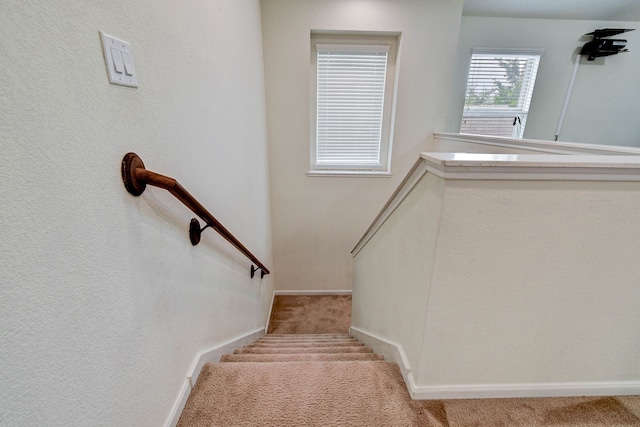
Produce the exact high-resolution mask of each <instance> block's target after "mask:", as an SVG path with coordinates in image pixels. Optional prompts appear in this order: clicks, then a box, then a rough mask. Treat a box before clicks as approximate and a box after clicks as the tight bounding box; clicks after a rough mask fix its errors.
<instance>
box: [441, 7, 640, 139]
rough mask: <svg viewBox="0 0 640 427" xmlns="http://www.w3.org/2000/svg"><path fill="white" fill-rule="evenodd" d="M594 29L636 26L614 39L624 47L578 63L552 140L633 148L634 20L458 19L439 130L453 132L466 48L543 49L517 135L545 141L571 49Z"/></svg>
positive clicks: (636, 91)
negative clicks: (446, 108)
mask: <svg viewBox="0 0 640 427" xmlns="http://www.w3.org/2000/svg"><path fill="white" fill-rule="evenodd" d="M598 28H637V30H636V31H632V32H629V33H625V34H621V35H619V36H616V37H614V38H623V39H627V40H628V44H627V46H628V48H629V50H630V51H629V52H626V53H622V54H618V55H615V56H610V57H606V58H598V59H596V60H595V61H592V62H591V61H587V60H586V58H583V59H582V60H581V64H580V67H579V69H578V74H577V77H576V81H575V86H574V89H573V94H572V98H571V101H570V104H569V108H568V110H567V114H566V118H565V122H564V125H563V128H562V131H561V133H560V137H559V140H561V141H573V142H584V143H593V144H612V145H627V146H640V137H639V136H638V135H640V122H638V120H637V117H638V116H639V115H640V105H639V104H638V102H636V99H637V97H638V96H640V80H638V78H637V75H638V69H639V67H640V23H639V22H620V21H615V22H613V21H580V20H556V19H514V18H487V17H471V16H465V17H463V18H462V27H461V30H460V41H459V45H458V59H457V65H456V73H455V79H454V85H453V92H452V103H451V107H450V113H449V121H448V123H447V130H448V131H451V132H458V131H459V130H460V120H461V117H462V108H463V104H464V92H465V88H466V79H467V74H468V68H469V60H470V58H471V49H472V48H473V47H474V46H483V47H528V48H543V49H544V50H545V53H544V55H543V56H542V59H541V61H540V67H539V70H538V77H537V80H536V86H535V89H534V93H533V99H532V101H531V110H530V113H529V117H528V119H527V126H526V128H525V133H524V137H525V138H530V139H544V140H553V139H554V135H555V132H556V127H557V125H558V119H559V117H560V112H561V110H562V105H563V103H564V98H565V94H566V92H567V87H568V85H569V81H570V79H571V74H572V72H573V64H574V60H575V56H576V53H577V52H578V51H579V48H581V47H582V46H583V45H584V44H585V43H586V42H587V41H590V40H591V39H592V38H591V37H590V36H589V37H582V36H583V34H586V33H589V32H591V31H593V30H595V29H598Z"/></svg>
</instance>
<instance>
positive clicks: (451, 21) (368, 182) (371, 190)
mask: <svg viewBox="0 0 640 427" xmlns="http://www.w3.org/2000/svg"><path fill="white" fill-rule="evenodd" d="M461 12H462V1H459V0H455V1H451V0H432V1H423V0H402V1H397V0H393V1H392V0H383V1H360V0H346V1H345V0H303V1H300V0H263V1H262V16H263V34H264V47H265V76H266V83H267V109H268V131H269V156H270V161H271V168H270V173H271V185H272V188H271V190H272V208H273V219H274V220H273V236H274V261H275V267H276V269H277V270H278V274H277V276H276V287H277V288H278V289H319V290H327V289H351V286H352V282H353V260H352V258H351V255H350V251H351V249H353V246H354V245H355V244H356V243H357V241H358V239H359V238H360V236H361V235H362V233H364V231H365V230H366V228H367V226H368V224H369V222H370V221H371V220H372V219H373V218H374V217H375V215H376V214H377V212H378V210H379V209H380V207H381V206H382V205H383V204H384V202H385V200H386V199H387V198H388V197H389V196H390V195H391V193H392V192H393V190H394V188H395V187H396V186H397V185H398V184H399V183H400V180H401V179H402V178H403V176H404V174H405V173H406V172H407V171H408V170H409V168H410V167H411V166H412V165H413V163H414V161H415V158H416V156H417V155H418V153H419V152H420V151H424V149H425V148H426V146H427V142H428V141H430V140H431V138H432V133H433V132H434V131H436V130H443V129H444V122H445V119H446V108H447V105H448V102H449V83H448V82H449V81H450V77H451V74H452V73H451V71H452V70H453V67H454V62H455V46H456V41H457V37H458V31H459V25H460V16H461ZM311 30H338V31H389V32H401V33H402V36H401V42H400V53H399V56H400V58H399V68H398V70H397V74H398V75H397V78H398V92H397V106H396V121H395V132H394V135H393V151H392V162H391V172H392V173H393V177H391V178H336V177H307V176H306V173H307V172H308V170H309V150H310V136H309V135H310V132H309V120H310V119H309V117H310V105H311V104H310V103H311V100H310V88H309V85H310V42H309V36H310V31H311ZM442 40H446V41H447V42H446V43H442Z"/></svg>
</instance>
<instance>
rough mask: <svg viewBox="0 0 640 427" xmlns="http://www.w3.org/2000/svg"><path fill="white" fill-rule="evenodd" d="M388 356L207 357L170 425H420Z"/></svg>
mask: <svg viewBox="0 0 640 427" xmlns="http://www.w3.org/2000/svg"><path fill="white" fill-rule="evenodd" d="M430 419H433V417H432V415H431V414H430V413H429V411H428V404H425V403H423V402H419V401H412V400H411V398H410V397H409V394H408V393H407V390H406V387H405V384H404V381H403V379H402V376H401V374H400V371H399V369H398V367H397V365H396V364H395V363H392V362H358V361H354V362H292V363H277V362H275V363H269V364H265V363H214V364H207V365H205V366H204V367H203V369H202V372H201V373H200V376H199V378H198V381H197V382H196V384H195V387H194V389H193V392H192V393H191V395H190V397H189V401H188V402H187V405H186V407H185V409H184V411H183V413H182V417H181V418H180V422H179V423H178V426H181V427H186V426H189V427H204V426H238V427H243V426H257V425H259V426H264V427H271V426H278V427H280V426H282V427H287V426H311V427H314V426H326V427H329V426H367V427H376V426H421V425H437V424H430V423H429V420H430Z"/></svg>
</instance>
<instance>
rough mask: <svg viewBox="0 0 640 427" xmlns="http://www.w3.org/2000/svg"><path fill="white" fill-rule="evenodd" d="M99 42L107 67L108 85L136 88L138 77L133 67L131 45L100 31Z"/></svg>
mask: <svg viewBox="0 0 640 427" xmlns="http://www.w3.org/2000/svg"><path fill="white" fill-rule="evenodd" d="M100 40H102V53H103V54H104V62H105V64H106V65H107V75H108V76H109V83H112V84H114V85H122V86H130V87H138V75H137V74H136V69H135V67H134V65H133V53H132V52H131V45H129V43H128V42H125V41H124V40H120V39H117V38H115V37H113V36H110V35H108V34H105V33H103V32H102V31H100Z"/></svg>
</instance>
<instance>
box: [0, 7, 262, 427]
mask: <svg viewBox="0 0 640 427" xmlns="http://www.w3.org/2000/svg"><path fill="white" fill-rule="evenodd" d="M100 30H102V31H104V32H106V33H107V34H111V35H113V36H116V37H119V38H122V39H124V40H126V41H129V42H130V43H131V46H132V50H133V54H134V60H135V66H136V68H137V71H138V73H139V82H140V87H139V88H137V89H131V88H125V87H121V86H114V85H110V84H108V82H107V77H106V71H105V65H104V60H103V56H102V50H101V45H100V39H99V35H98V31H100ZM0 57H1V58H2V60H1V61H0V149H1V152H2V154H1V155H0V182H1V184H0V199H1V200H2V208H1V209H0V235H1V239H0V263H1V264H2V268H1V269H0V283H1V286H0V293H1V296H0V313H2V314H1V317H2V321H1V322H0V348H1V349H2V350H0V366H2V369H1V370H0V402H1V403H0V424H2V425H109V426H115V425H122V426H124V425H136V426H144V425H148V426H157V425H161V424H162V423H163V422H164V421H165V419H166V418H167V416H168V415H169V411H170V410H171V407H172V405H173V403H174V400H175V399H176V397H177V396H178V392H179V391H180V387H181V386H182V384H183V382H184V379H185V375H186V374H187V370H188V368H189V365H190V364H191V362H192V361H193V359H194V357H195V355H196V353H197V352H199V351H202V350H204V349H207V348H209V347H211V346H212V345H214V344H216V343H218V342H221V341H224V340H227V339H229V338H232V337H235V336H238V335H240V334H242V333H244V332H246V331H248V330H252V329H255V328H257V327H260V326H261V325H264V322H265V320H266V313H267V309H268V304H269V301H270V294H271V289H272V285H271V280H272V279H271V276H267V277H266V278H265V279H264V280H262V281H260V280H259V279H253V280H251V279H250V278H249V271H248V270H249V263H248V261H247V260H246V259H244V258H243V257H242V256H241V255H240V254H239V253H237V252H236V251H235V250H234V249H233V248H231V247H230V246H229V245H228V244H227V243H226V242H224V241H222V239H220V238H218V237H217V236H216V235H215V233H213V232H212V231H210V230H207V231H206V232H205V233H204V235H203V242H202V243H201V244H200V245H199V246H198V247H195V248H194V247H192V246H191V244H190V243H189V240H188V238H187V235H186V228H187V225H188V221H189V219H190V218H191V214H190V212H189V211H188V210H187V209H186V208H185V207H184V206H182V205H181V204H180V203H179V202H177V201H176V200H175V199H173V198H171V197H170V195H169V194H168V193H167V192H165V191H163V190H159V189H155V188H149V189H147V191H146V192H145V193H144V194H143V195H142V196H141V197H139V198H134V197H133V196H131V195H129V194H128V193H127V192H126V191H125V190H124V187H123V186H122V181H121V179H120V169H119V168H120V161H121V159H122V156H123V155H124V154H125V153H126V152H127V151H135V152H137V153H138V154H139V155H140V156H141V157H142V159H143V160H144V162H145V163H146V165H147V167H148V168H149V169H151V170H155V171H157V172H160V173H165V174H167V175H170V176H173V177H176V178H177V179H178V180H179V181H180V182H181V183H182V184H183V185H184V186H185V188H187V189H188V190H189V191H190V192H191V193H192V194H194V195H195V196H196V197H198V198H199V199H200V200H201V202H202V203H203V204H204V205H205V206H206V207H207V208H208V209H209V210H210V211H211V212H213V213H214V215H216V216H217V217H218V219H220V220H221V221H222V222H223V223H224V224H225V225H226V226H227V227H228V228H229V229H230V230H231V231H232V232H234V233H235V234H236V235H237V236H238V238H239V239H240V240H241V241H242V242H243V243H245V244H246V246H247V247H249V248H250V250H252V251H253V252H254V253H255V254H256V255H257V256H258V257H259V258H260V259H262V260H263V261H264V262H265V263H266V264H267V265H268V266H271V264H272V259H271V238H270V207H269V190H268V171H267V152H266V123H265V101H264V78H263V63H262V43H261V24H260V9H259V3H258V1H257V0H256V1H242V2H238V1H233V0H215V1H195V2H190V3H189V4H188V6H185V5H183V4H179V3H177V2H171V1H163V0H160V1H155V0H154V1H146V0H145V1H138V2H128V1H119V0H116V1H109V2H105V1H99V2H77V1H70V0H46V1H45V0H42V1H41V0H35V1H29V2H25V1H21V0H7V1H3V2H2V3H1V4H0Z"/></svg>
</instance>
